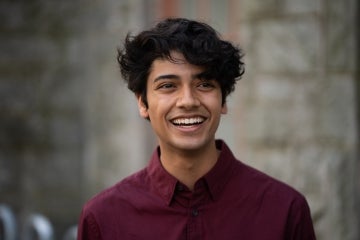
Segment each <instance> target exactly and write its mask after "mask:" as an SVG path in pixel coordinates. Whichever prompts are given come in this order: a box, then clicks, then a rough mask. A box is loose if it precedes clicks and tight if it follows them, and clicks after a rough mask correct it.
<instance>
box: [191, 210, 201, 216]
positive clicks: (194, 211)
mask: <svg viewBox="0 0 360 240" xmlns="http://www.w3.org/2000/svg"><path fill="white" fill-rule="evenodd" d="M191 214H192V216H193V217H196V216H197V215H199V211H198V210H197V209H193V210H192V212H191Z"/></svg>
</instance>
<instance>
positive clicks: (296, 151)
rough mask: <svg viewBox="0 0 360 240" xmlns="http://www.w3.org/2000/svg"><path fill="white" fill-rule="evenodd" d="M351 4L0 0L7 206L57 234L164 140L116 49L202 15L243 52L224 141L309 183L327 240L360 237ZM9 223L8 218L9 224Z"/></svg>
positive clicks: (0, 126)
mask: <svg viewBox="0 0 360 240" xmlns="http://www.w3.org/2000/svg"><path fill="white" fill-rule="evenodd" d="M359 9H360V8H359V3H358V1H356V0H302V1H297V0H266V1H263V0H261V1H260V0H241V1H237V0H222V1H217V0H198V1H195V0H194V1H191V0H101V1H100V0H78V1H56V0H29V1H21V0H17V1H10V0H0V99H1V100H0V205H3V206H7V207H8V208H9V209H11V211H12V213H13V215H14V216H15V219H16V224H17V226H18V227H17V229H18V230H17V235H18V238H19V239H20V237H21V236H22V233H21V232H23V230H22V229H24V225H26V221H27V220H26V219H28V218H29V216H30V215H31V214H33V213H38V214H41V215H43V216H45V217H46V218H47V219H48V220H49V221H50V222H51V225H52V227H53V229H54V236H55V238H56V239H62V238H63V236H64V234H65V232H66V231H67V230H68V229H69V228H71V227H72V226H74V225H76V223H77V220H78V217H79V214H80V211H81V207H82V205H83V204H84V202H85V201H86V200H87V199H89V198H90V197H91V196H93V195H94V194H96V193H97V192H99V191H100V190H102V189H104V188H106V187H109V186H111V185H113V184H114V183H116V182H117V181H119V180H121V179H122V178H123V177H125V176H127V175H129V174H131V173H133V172H135V171H137V170H138V169H140V168H142V167H143V166H145V165H146V163H147V161H148V157H149V154H150V153H151V152H152V151H153V149H154V147H155V145H156V141H155V139H154V135H153V133H152V131H151V129H150V127H149V125H148V122H147V121H145V120H143V119H141V118H140V117H139V115H138V111H137V107H136V102H135V98H134V96H133V95H132V94H131V93H130V92H129V91H128V90H127V88H126V86H125V84H124V83H123V82H122V80H121V77H120V74H119V69H118V66H117V62H116V49H117V48H118V47H121V46H122V43H123V40H124V37H125V35H126V34H127V33H128V32H129V31H130V32H132V33H137V32H139V31H140V30H142V29H143V28H146V27H149V26H152V25H153V24H154V23H156V22H157V21H158V20H159V19H162V18H164V17H170V16H181V17H188V18H193V19H197V20H201V21H206V22H208V23H209V24H210V25H212V26H213V27H214V28H215V29H217V30H218V31H219V32H220V33H221V34H222V36H223V37H224V38H225V39H227V40H230V41H232V42H234V43H236V44H238V45H240V46H241V48H242V49H243V50H244V52H245V54H246V55H245V63H246V73H245V75H244V77H243V79H242V80H240V81H239V82H238V84H237V89H236V91H235V92H234V93H233V94H232V95H231V96H230V98H229V100H228V104H229V113H228V114H227V115H225V116H224V117H223V119H222V125H221V127H220V129H219V131H218V138H223V139H225V140H226V142H227V143H228V144H229V145H230V147H231V148H232V150H233V151H234V153H235V154H236V156H237V157H238V158H239V159H240V160H242V161H243V162H245V163H247V164H249V165H251V166H254V167H255V168H258V169H260V170H262V171H265V172H266V173H268V174H269V175H271V176H274V177H276V178H278V179H280V180H282V181H284V182H286V183H288V184H289V185H291V186H293V187H294V188H296V189H298V190H299V191H300V192H302V193H303V194H304V195H305V196H306V198H307V199H308V202H309V204H310V208H311V211H312V217H313V221H314V224H315V229H316V234H317V237H318V239H319V240H339V239H341V240H358V239H360V232H359V225H360V221H359V219H360V211H359V208H360V201H359V199H360V198H359V193H360V180H359V178H358V173H359V168H360V158H359V155H360V151H359V149H360V147H359V123H360V117H359V116H360V114H359V109H360V108H359V103H360V91H359V90H360V75H359V56H360V54H359V53H360V51H359V31H358V23H359V21H358V20H359V13H360V11H359ZM0 229H2V230H4V225H2V227H0Z"/></svg>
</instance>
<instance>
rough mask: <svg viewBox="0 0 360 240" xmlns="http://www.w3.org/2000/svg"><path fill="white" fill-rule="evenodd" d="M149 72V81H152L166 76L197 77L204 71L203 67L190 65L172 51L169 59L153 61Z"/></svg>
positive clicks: (177, 53) (182, 56) (179, 54)
mask: <svg viewBox="0 0 360 240" xmlns="http://www.w3.org/2000/svg"><path fill="white" fill-rule="evenodd" d="M149 70H150V71H149V79H154V78H156V77H158V76H159V75H167V74H176V75H179V76H186V75H197V74H199V73H201V72H203V71H204V67H201V66H197V65H193V64H190V63H189V62H188V61H187V60H186V59H185V57H184V55H183V54H181V53H179V52H175V51H173V52H171V53H170V57H169V58H158V59H155V60H154V61H153V63H152V64H151V67H150V69H149Z"/></svg>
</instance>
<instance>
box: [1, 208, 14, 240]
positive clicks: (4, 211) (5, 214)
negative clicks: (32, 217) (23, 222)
mask: <svg viewBox="0 0 360 240" xmlns="http://www.w3.org/2000/svg"><path fill="white" fill-rule="evenodd" d="M0 225H2V226H3V231H4V232H3V233H0V237H2V236H1V235H3V237H4V240H15V237H16V221H15V217H14V214H13V213H12V211H11V210H10V208H9V207H8V206H6V205H0Z"/></svg>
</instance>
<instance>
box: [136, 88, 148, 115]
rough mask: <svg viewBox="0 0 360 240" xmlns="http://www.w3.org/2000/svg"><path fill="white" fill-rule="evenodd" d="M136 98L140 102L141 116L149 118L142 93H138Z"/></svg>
mask: <svg viewBox="0 0 360 240" xmlns="http://www.w3.org/2000/svg"><path fill="white" fill-rule="evenodd" d="M136 98H137V103H138V108H139V113H140V116H141V117H142V118H149V113H148V109H147V107H146V106H145V104H144V102H143V100H142V97H141V95H140V94H139V95H136Z"/></svg>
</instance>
